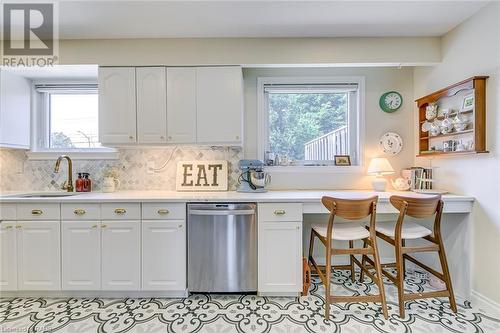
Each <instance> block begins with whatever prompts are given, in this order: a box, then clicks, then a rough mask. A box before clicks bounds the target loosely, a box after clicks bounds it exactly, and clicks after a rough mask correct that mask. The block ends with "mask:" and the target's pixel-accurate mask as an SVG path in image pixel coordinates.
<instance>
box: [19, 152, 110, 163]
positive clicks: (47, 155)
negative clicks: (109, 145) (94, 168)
mask: <svg viewBox="0 0 500 333" xmlns="http://www.w3.org/2000/svg"><path fill="white" fill-rule="evenodd" d="M26 155H27V156H28V160H33V161H37V160H55V159H57V158H58V157H59V156H61V155H68V156H69V157H70V158H71V159H72V160H117V159H118V157H119V153H118V151H117V150H115V149H96V150H94V149H93V150H85V149H81V150H30V151H27V152H26Z"/></svg>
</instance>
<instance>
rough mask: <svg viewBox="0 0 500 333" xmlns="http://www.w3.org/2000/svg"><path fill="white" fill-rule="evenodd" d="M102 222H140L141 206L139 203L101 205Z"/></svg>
mask: <svg viewBox="0 0 500 333" xmlns="http://www.w3.org/2000/svg"><path fill="white" fill-rule="evenodd" d="M101 218H102V219H103V220H140V219H141V204H139V203H119V202H117V203H105V204H101Z"/></svg>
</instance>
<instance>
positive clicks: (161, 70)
mask: <svg viewBox="0 0 500 333" xmlns="http://www.w3.org/2000/svg"><path fill="white" fill-rule="evenodd" d="M165 76H166V69H165V67H137V68H136V90H137V141H138V143H166V142H167V88H166V84H167V82H166V77H165Z"/></svg>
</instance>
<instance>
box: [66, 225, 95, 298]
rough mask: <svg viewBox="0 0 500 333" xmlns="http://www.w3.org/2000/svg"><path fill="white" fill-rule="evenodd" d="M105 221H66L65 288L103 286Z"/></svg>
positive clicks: (92, 288)
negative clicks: (102, 257)
mask: <svg viewBox="0 0 500 333" xmlns="http://www.w3.org/2000/svg"><path fill="white" fill-rule="evenodd" d="M100 225H101V223H100V222H99V221H62V223H61V226H62V237H61V238H62V289H63V290H99V289H101V231H100Z"/></svg>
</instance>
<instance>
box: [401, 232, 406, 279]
mask: <svg viewBox="0 0 500 333" xmlns="http://www.w3.org/2000/svg"><path fill="white" fill-rule="evenodd" d="M401 245H402V246H403V247H405V246H406V240H405V239H402V240H401ZM403 279H406V260H405V258H404V257H403Z"/></svg>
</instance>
